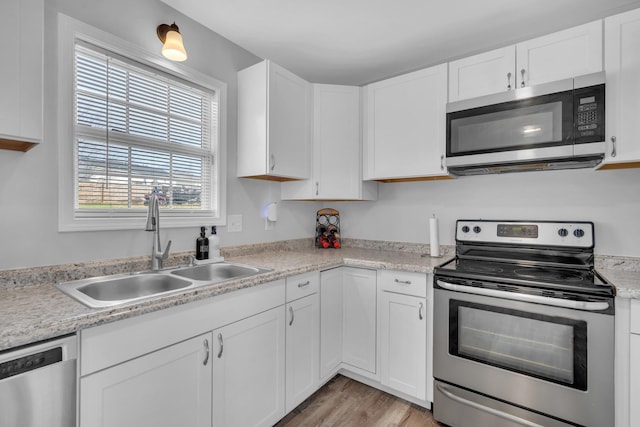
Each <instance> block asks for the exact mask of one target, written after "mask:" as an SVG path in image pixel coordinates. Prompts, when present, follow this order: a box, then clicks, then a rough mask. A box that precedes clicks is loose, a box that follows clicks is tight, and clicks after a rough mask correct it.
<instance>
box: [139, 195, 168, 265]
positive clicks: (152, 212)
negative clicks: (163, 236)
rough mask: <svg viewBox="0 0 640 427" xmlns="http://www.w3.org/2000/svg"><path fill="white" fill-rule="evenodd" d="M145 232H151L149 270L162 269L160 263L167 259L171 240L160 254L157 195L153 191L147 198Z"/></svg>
mask: <svg viewBox="0 0 640 427" xmlns="http://www.w3.org/2000/svg"><path fill="white" fill-rule="evenodd" d="M145 231H153V246H152V247H151V270H152V271H158V270H160V269H162V261H164V260H165V259H167V258H168V257H169V248H171V240H169V242H167V248H166V249H165V250H164V252H162V249H161V248H162V245H161V244H160V208H159V203H158V194H157V192H156V190H155V189H154V190H153V191H152V192H151V195H150V196H149V210H148V211H147V226H146V228H145Z"/></svg>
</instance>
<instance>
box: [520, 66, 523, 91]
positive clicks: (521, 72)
mask: <svg viewBox="0 0 640 427" xmlns="http://www.w3.org/2000/svg"><path fill="white" fill-rule="evenodd" d="M520 74H522V81H521V82H520V87H524V68H523V69H522V70H520Z"/></svg>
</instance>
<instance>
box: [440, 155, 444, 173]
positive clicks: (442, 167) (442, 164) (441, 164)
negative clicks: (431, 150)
mask: <svg viewBox="0 0 640 427" xmlns="http://www.w3.org/2000/svg"><path fill="white" fill-rule="evenodd" d="M440 170H441V171H443V170H444V154H441V155H440Z"/></svg>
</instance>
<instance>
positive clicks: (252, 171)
mask: <svg viewBox="0 0 640 427" xmlns="http://www.w3.org/2000/svg"><path fill="white" fill-rule="evenodd" d="M310 109H311V84H310V83H308V82H307V81H305V80H303V79H301V78H300V77H298V76H296V75H295V74H293V73H291V72H289V71H287V70H285V69H284V68H282V67H280V66H278V65H276V64H274V63H273V62H271V61H262V62H260V63H258V64H255V65H253V66H251V67H249V68H246V69H244V70H241V71H240V72H238V171H237V175H238V177H246V178H260V179H267V180H274V181H286V180H291V179H307V178H309V169H310V168H309V157H310V146H311V145H310V140H311V127H310V124H311V114H310Z"/></svg>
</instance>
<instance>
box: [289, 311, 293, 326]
mask: <svg viewBox="0 0 640 427" xmlns="http://www.w3.org/2000/svg"><path fill="white" fill-rule="evenodd" d="M289 314H291V320H290V321H289V326H291V325H293V307H291V306H289Z"/></svg>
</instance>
